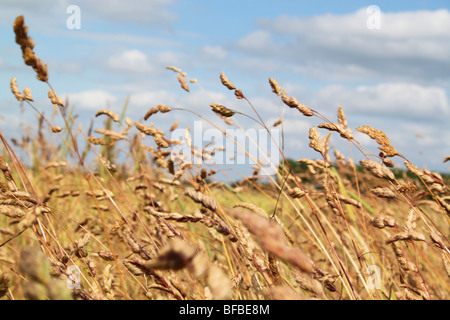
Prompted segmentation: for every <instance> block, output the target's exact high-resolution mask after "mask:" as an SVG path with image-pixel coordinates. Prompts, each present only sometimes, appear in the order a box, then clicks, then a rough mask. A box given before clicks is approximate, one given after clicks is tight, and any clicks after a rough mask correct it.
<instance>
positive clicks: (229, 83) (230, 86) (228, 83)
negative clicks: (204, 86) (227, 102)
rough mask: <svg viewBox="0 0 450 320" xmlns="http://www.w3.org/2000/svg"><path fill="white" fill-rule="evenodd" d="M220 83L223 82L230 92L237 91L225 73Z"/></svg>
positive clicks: (221, 74)
mask: <svg viewBox="0 0 450 320" xmlns="http://www.w3.org/2000/svg"><path fill="white" fill-rule="evenodd" d="M220 81H222V84H223V85H224V86H225V87H227V88H228V89H229V90H235V89H236V87H235V85H234V84H233V83H232V82H231V81H230V80H228V78H227V76H226V75H225V73H223V71H222V72H221V73H220Z"/></svg>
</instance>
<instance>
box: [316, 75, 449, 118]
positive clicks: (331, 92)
mask: <svg viewBox="0 0 450 320" xmlns="http://www.w3.org/2000/svg"><path fill="white" fill-rule="evenodd" d="M312 101H313V105H317V106H327V105H328V106H330V104H331V103H332V104H333V105H332V107H333V108H335V107H337V105H342V106H343V107H344V110H346V111H348V112H352V113H353V112H355V113H357V114H359V115H366V116H367V115H369V116H378V117H384V118H388V117H392V116H394V117H398V118H399V119H418V120H440V119H442V117H446V116H448V115H449V114H450V103H449V100H448V97H447V94H446V92H445V91H444V90H443V89H442V88H439V87H425V86H420V85H417V84H412V83H381V84H378V85H374V86H358V87H357V88H355V89H349V88H346V87H343V86H339V85H331V86H327V87H325V88H323V89H320V90H318V91H317V92H316V94H315V97H314V98H313V99H312ZM311 107H313V108H314V106H311Z"/></svg>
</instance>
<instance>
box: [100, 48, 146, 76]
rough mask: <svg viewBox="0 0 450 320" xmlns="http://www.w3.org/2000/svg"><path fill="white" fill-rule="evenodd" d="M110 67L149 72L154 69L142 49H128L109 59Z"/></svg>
mask: <svg viewBox="0 0 450 320" xmlns="http://www.w3.org/2000/svg"><path fill="white" fill-rule="evenodd" d="M107 65H108V67H109V68H111V69H113V70H117V71H125V72H137V73H142V72H144V73H147V72H152V71H153V70H154V68H153V66H152V65H151V64H150V62H149V60H148V57H147V55H146V54H145V53H143V52H142V51H140V50H126V51H124V52H122V53H121V54H119V55H115V56H112V57H111V58H109V59H108V61H107Z"/></svg>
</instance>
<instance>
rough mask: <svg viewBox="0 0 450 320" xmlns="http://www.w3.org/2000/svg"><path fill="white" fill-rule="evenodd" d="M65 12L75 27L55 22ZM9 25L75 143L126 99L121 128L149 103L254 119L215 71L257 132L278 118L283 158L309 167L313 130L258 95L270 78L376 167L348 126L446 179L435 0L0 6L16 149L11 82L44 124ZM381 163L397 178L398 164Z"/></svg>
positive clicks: (447, 51)
mask: <svg viewBox="0 0 450 320" xmlns="http://www.w3.org/2000/svg"><path fill="white" fill-rule="evenodd" d="M72 5H75V6H77V8H79V16H77V17H79V20H73V17H74V16H73V14H75V13H76V12H74V11H70V10H69V12H68V8H70V6H72ZM18 15H24V17H25V23H26V25H27V26H28V28H29V35H30V36H31V37H33V39H34V40H35V42H36V46H35V48H34V50H35V52H36V54H37V56H38V57H39V58H40V59H42V60H43V61H44V62H45V63H47V65H48V70H49V81H50V83H51V84H52V86H53V87H54V89H55V91H56V92H57V94H58V95H59V96H61V97H63V98H64V99H66V98H67V99H68V101H69V102H70V104H71V105H73V106H75V110H76V113H77V115H78V118H77V120H78V121H79V123H80V125H81V126H82V127H83V128H84V130H87V128H88V126H89V124H90V121H91V120H92V119H95V123H94V126H95V127H96V128H99V127H101V126H102V121H103V120H104V119H100V118H94V117H95V113H96V112H97V111H98V110H101V109H110V110H112V111H114V112H121V111H122V109H123V107H124V104H125V101H126V100H127V97H129V104H128V109H127V116H129V117H130V118H131V119H133V120H135V121H138V120H139V121H143V116H144V114H145V113H146V112H147V111H148V110H149V109H150V108H151V107H154V106H156V105H158V104H165V105H168V106H171V107H176V108H185V109H190V110H193V111H195V112H197V113H199V114H201V115H202V116H204V117H207V118H208V119H210V120H211V121H212V122H213V123H214V124H215V125H217V126H220V127H221V128H227V126H226V125H225V124H223V123H222V120H221V119H220V118H218V117H217V116H216V115H215V114H213V113H212V112H211V108H210V106H209V105H210V104H211V103H218V104H222V105H225V106H227V107H229V108H231V109H233V110H237V111H239V112H242V113H244V114H246V115H249V116H251V117H254V118H256V117H257V115H256V114H255V113H254V111H253V110H252V108H251V107H250V106H249V104H248V103H246V102H245V101H242V100H237V99H236V98H235V96H234V94H233V92H232V91H229V90H228V89H227V88H226V87H224V86H223V85H222V84H221V82H220V79H219V74H220V73H221V72H224V73H225V74H226V76H227V77H228V78H229V79H230V80H231V82H233V83H234V84H235V85H236V87H237V88H238V89H240V90H242V92H244V94H245V96H246V97H247V98H248V99H249V101H250V102H251V103H252V105H253V106H254V108H255V109H256V110H257V111H258V114H259V115H260V116H261V118H262V119H263V120H264V121H265V122H266V123H267V124H268V125H271V124H273V123H274V122H275V121H277V120H278V119H280V117H281V115H283V130H284V137H285V154H286V156H287V157H289V158H292V159H294V160H296V159H299V158H313V159H319V158H320V155H319V154H318V153H316V152H315V151H313V150H311V149H310V148H309V147H308V144H309V139H308V132H309V129H310V128H311V127H312V126H317V125H318V124H319V123H320V122H322V121H320V120H319V119H317V118H307V117H304V116H302V115H301V114H300V113H299V112H297V111H296V110H293V109H289V108H285V107H284V106H283V104H282V103H280V99H279V98H278V97H277V96H276V95H275V94H274V93H272V91H271V88H270V86H269V83H268V78H269V77H271V78H274V79H276V80H277V81H278V82H279V83H280V86H281V87H282V89H285V90H286V92H287V94H288V96H292V97H296V98H297V99H298V100H299V101H300V102H301V103H304V104H305V105H307V106H308V107H310V108H312V109H314V110H317V111H318V112H320V113H321V114H323V115H324V116H326V117H327V118H328V119H330V120H332V121H335V122H336V121H337V108H338V106H342V108H343V110H344V112H345V114H346V116H347V121H348V125H349V127H351V128H352V129H353V131H354V135H355V138H356V139H357V140H358V141H359V142H361V143H362V144H363V145H364V146H365V147H366V148H367V149H368V150H369V151H370V152H372V153H374V154H378V150H377V145H376V143H375V142H374V141H372V140H370V138H368V137H367V136H365V135H363V134H360V133H358V132H356V131H355V130H354V129H355V128H357V127H358V126H361V125H370V126H372V127H374V128H377V129H380V130H383V131H384V132H385V133H386V134H387V136H388V137H389V138H390V141H391V144H392V145H393V146H394V147H395V148H396V149H397V150H399V151H400V153H401V154H402V155H404V156H405V157H406V158H407V159H408V160H410V161H411V162H412V163H414V164H416V165H417V166H419V167H421V168H429V169H431V170H437V171H441V172H446V173H449V172H450V162H447V163H444V162H443V160H444V158H445V157H446V156H449V155H450V129H449V125H450V99H449V96H450V1H448V0H434V1H418V0H412V1H411V0H410V1H403V0H398V1H340V2H337V1H325V0H319V1H298V0H297V1H294V0H292V1H291V0H283V1H266V0H240V1H233V0H230V1H211V0H209V1H208V0H191V1H187V0H150V1H142V0H129V1H118V0H110V1H105V0H97V1H87V0H70V1H66V0H41V1H32V0H1V1H0V39H1V41H0V52H1V54H0V82H1V84H2V85H1V86H0V130H1V131H2V133H3V134H4V135H5V136H6V137H14V136H15V137H16V138H17V135H19V136H20V135H21V134H23V130H22V129H20V128H23V127H24V126H29V127H30V128H31V130H34V129H33V128H35V126H36V120H35V119H36V113H34V112H33V111H32V110H31V109H29V108H27V107H26V106H20V103H19V102H17V101H16V100H15V99H14V96H13V95H12V94H11V92H10V90H9V82H10V79H11V78H12V77H17V82H18V85H19V88H24V87H29V88H30V89H31V90H32V92H33V96H34V99H35V100H36V104H37V105H39V107H40V110H42V111H43V112H44V114H46V116H48V117H50V116H51V115H52V111H53V109H52V106H51V104H50V103H49V101H48V99H47V98H46V96H47V91H48V88H47V87H46V85H45V84H44V83H41V82H39V81H37V80H36V79H35V74H34V72H33V70H32V69H31V68H29V67H27V66H25V65H24V64H23V60H22V57H21V52H20V48H19V46H18V45H17V44H16V43H15V42H14V34H13V30H12V23H13V22H14V19H15V17H16V16H18ZM76 21H79V25H74V22H76ZM74 26H75V28H74ZM167 66H175V67H177V68H180V69H181V70H182V71H183V72H185V73H186V74H187V79H188V80H189V79H196V80H197V83H196V84H193V83H189V86H190V92H186V91H184V90H182V89H181V88H180V85H179V83H178V81H177V78H176V74H175V73H174V72H172V71H171V70H167V69H166V67H167ZM234 117H235V118H236V120H237V121H238V122H239V123H240V124H241V125H242V126H243V127H244V128H254V129H257V130H258V129H261V126H259V125H258V124H257V123H256V122H255V121H253V120H250V119H249V118H248V117H245V116H242V115H235V116H234ZM199 120H200V118H199V117H198V116H195V115H193V114H191V113H188V112H183V111H177V112H170V113H167V114H159V115H157V116H154V117H153V116H152V117H151V118H150V119H148V121H147V122H146V123H147V124H148V125H149V124H150V123H153V124H154V125H155V126H157V127H161V128H162V129H163V130H167V129H168V128H170V126H171V125H172V124H173V122H174V121H178V122H179V127H180V128H185V127H186V126H190V127H191V128H192V127H193V126H194V123H193V121H199ZM52 121H53V122H54V124H55V125H61V124H62V123H58V121H60V119H58V118H52ZM210 127H211V125H210V124H208V123H206V124H205V127H204V129H207V128H210ZM258 132H259V131H258ZM320 132H321V134H322V137H323V136H324V135H325V134H326V133H327V132H326V131H324V130H321V131H320ZM148 141H150V140H148ZM206 143H207V141H206V142H204V144H206ZM331 147H332V148H338V149H339V150H340V151H341V152H342V153H344V154H345V155H346V156H352V157H354V159H355V160H356V161H358V160H359V159H362V157H363V155H362V154H361V153H360V152H359V151H358V150H357V149H356V148H354V147H353V148H351V147H350V146H349V145H348V143H343V141H342V138H340V137H339V135H337V134H333V135H332V140H331ZM332 150H333V149H331V152H332ZM393 160H394V162H395V163H396V164H397V165H398V166H400V167H403V168H404V165H403V161H402V159H400V158H398V157H397V158H394V159H393ZM237 170H239V169H237Z"/></svg>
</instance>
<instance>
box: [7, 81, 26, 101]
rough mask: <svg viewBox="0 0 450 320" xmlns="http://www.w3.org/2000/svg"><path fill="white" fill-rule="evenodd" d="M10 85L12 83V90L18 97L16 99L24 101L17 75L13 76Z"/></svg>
mask: <svg viewBox="0 0 450 320" xmlns="http://www.w3.org/2000/svg"><path fill="white" fill-rule="evenodd" d="M10 85H11V91H12V93H13V94H14V96H15V97H16V99H17V100H18V101H23V99H24V97H23V95H22V94H21V93H20V91H19V87H18V86H17V78H16V77H13V78H11V82H10Z"/></svg>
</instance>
